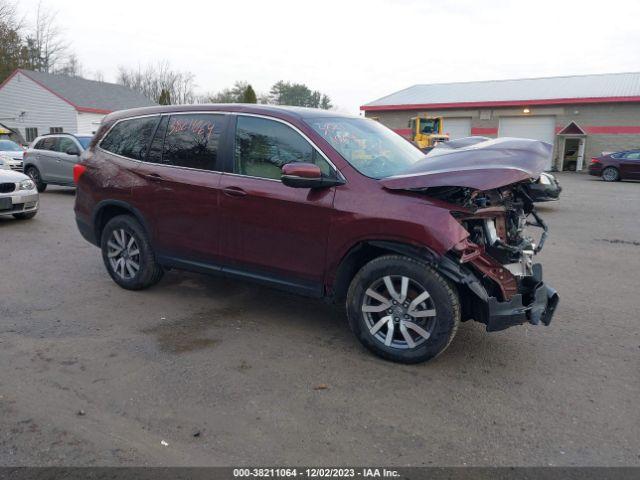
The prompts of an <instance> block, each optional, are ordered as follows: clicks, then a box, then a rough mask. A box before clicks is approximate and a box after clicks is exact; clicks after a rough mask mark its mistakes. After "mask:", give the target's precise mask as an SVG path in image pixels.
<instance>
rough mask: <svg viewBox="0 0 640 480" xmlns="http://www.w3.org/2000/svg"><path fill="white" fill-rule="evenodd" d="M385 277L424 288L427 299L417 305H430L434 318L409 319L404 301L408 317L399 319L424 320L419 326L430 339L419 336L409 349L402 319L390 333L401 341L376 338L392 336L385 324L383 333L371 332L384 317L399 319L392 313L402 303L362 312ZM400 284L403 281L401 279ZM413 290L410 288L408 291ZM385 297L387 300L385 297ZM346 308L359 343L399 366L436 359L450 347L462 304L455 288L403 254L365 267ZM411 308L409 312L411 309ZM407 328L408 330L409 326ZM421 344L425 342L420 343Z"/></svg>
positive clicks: (380, 331) (376, 260)
mask: <svg viewBox="0 0 640 480" xmlns="http://www.w3.org/2000/svg"><path fill="white" fill-rule="evenodd" d="M385 277H391V278H392V279H399V277H408V278H409V279H410V280H409V281H410V282H411V284H410V285H415V286H416V292H418V291H419V288H418V287H422V288H423V289H424V290H425V291H426V292H427V293H428V295H429V296H428V299H427V300H426V301H425V302H424V303H421V304H420V305H418V306H421V305H425V304H426V303H427V302H428V303H429V306H425V307H424V308H425V309H431V308H432V309H434V310H435V314H434V316H432V317H431V318H429V319H427V320H424V319H416V318H412V317H411V316H409V315H408V314H409V313H410V312H409V311H408V310H407V307H406V304H407V303H409V302H408V301H405V303H404V305H402V306H404V307H405V311H404V314H405V315H404V316H403V315H402V314H400V315H398V317H403V318H406V319H408V320H407V322H416V323H419V322H420V321H423V320H424V322H425V323H423V324H421V325H420V326H421V328H423V331H428V333H430V336H428V338H426V337H425V338H426V339H425V338H421V337H417V338H418V340H416V341H415V344H414V346H410V344H409V343H408V342H406V341H405V340H404V338H406V337H403V335H404V334H403V333H402V332H401V331H400V330H401V329H402V328H403V327H401V326H400V323H401V321H402V320H401V319H400V323H395V325H398V326H397V327H395V326H394V328H393V330H392V331H393V332H394V333H392V334H391V336H392V338H396V337H394V335H396V336H397V337H399V339H398V340H393V341H392V344H391V345H386V344H385V342H383V341H382V340H381V339H380V338H379V337H377V336H376V335H381V334H382V333H383V331H384V330H386V333H385V334H384V335H383V336H385V337H386V335H388V334H389V330H391V328H389V326H388V324H385V326H384V327H381V328H380V330H378V331H376V332H374V334H372V333H371V330H372V326H371V323H372V322H375V323H376V324H377V323H380V322H382V319H381V318H380V317H381V316H386V318H389V317H391V318H392V319H395V320H398V318H396V317H395V315H396V314H395V313H391V312H392V309H395V308H399V307H400V306H401V303H399V304H398V305H397V306H392V307H391V308H390V309H389V310H386V311H384V312H382V313H376V314H373V313H371V314H368V313H365V312H363V310H362V308H363V306H364V303H365V302H369V301H370V300H369V299H368V298H366V297H369V296H370V295H369V294H368V293H367V291H368V290H369V289H370V288H371V289H375V285H377V284H378V283H379V282H380V281H381V280H382V281H384V278H385ZM393 281H396V280H393ZM399 281H400V282H402V280H401V279H400V280H399ZM411 288H412V287H411V286H410V287H409V289H411ZM396 292H397V290H396ZM397 293H398V292H397ZM382 296H383V297H385V298H387V296H385V295H382ZM418 296H419V295H418ZM376 301H380V300H376ZM381 305H382V303H380V304H379V305H377V306H376V305H371V306H373V307H379V306H381ZM346 307H347V318H348V320H349V326H350V327H351V330H352V331H353V333H354V334H355V335H356V337H357V338H358V340H360V342H361V343H362V344H363V345H364V346H365V347H366V348H368V349H369V350H370V351H372V352H373V353H375V354H376V355H378V356H380V357H382V358H385V359H387V360H391V361H394V362H399V363H420V362H425V361H427V360H431V359H433V358H435V357H437V356H438V355H440V354H441V353H442V352H443V351H444V350H445V349H446V348H447V347H448V346H449V344H450V343H451V341H452V340H453V337H454V336H455V334H456V331H457V330H458V325H459V324H460V301H459V298H458V294H457V291H456V290H455V289H454V287H452V285H450V284H449V282H448V281H447V280H445V279H444V278H443V277H442V276H441V275H440V274H438V273H437V272H436V271H435V270H434V269H433V268H431V267H430V266H429V265H427V264H426V263H422V262H419V261H417V260H414V259H412V258H409V257H405V256H401V255H385V256H382V257H378V258H376V259H374V260H372V261H370V262H369V263H367V264H366V265H365V266H364V267H362V269H361V270H360V271H359V272H358V273H357V274H356V276H355V277H354V278H353V280H352V281H351V285H350V286H349V292H348V294H347V302H346ZM408 308H409V309H410V307H408ZM414 313H415V309H414ZM375 315H378V317H375V318H373V320H372V317H374V316H375ZM368 322H369V323H368ZM405 325H409V323H405ZM373 329H375V327H373ZM383 329H384V330H383ZM404 329H405V331H407V328H406V326H405V327H404ZM411 333H412V334H414V333H415V332H414V331H413V329H411ZM414 340H415V339H414ZM418 341H421V342H422V343H418ZM403 342H404V343H405V345H404V346H402V343H403Z"/></svg>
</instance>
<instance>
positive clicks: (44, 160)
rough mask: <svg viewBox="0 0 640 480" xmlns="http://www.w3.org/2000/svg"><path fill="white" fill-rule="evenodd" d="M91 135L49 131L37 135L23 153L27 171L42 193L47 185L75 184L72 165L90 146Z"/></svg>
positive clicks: (25, 170)
mask: <svg viewBox="0 0 640 480" xmlns="http://www.w3.org/2000/svg"><path fill="white" fill-rule="evenodd" d="M90 141H91V135H73V134H71V133H50V134H47V135H43V136H41V137H38V138H36V139H35V140H34V141H33V142H32V144H31V147H30V148H29V149H28V150H27V151H26V152H25V154H24V173H26V174H27V175H29V176H30V177H31V180H33V181H34V182H35V184H36V186H37V187H38V191H39V192H44V191H45V190H46V188H47V185H48V184H50V183H51V184H54V185H63V186H67V187H72V186H73V185H74V184H73V167H74V165H75V164H76V163H78V161H79V160H80V156H81V155H82V154H83V153H84V151H85V149H86V148H87V147H88V146H89V142H90Z"/></svg>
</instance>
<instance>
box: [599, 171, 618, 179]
mask: <svg viewBox="0 0 640 480" xmlns="http://www.w3.org/2000/svg"><path fill="white" fill-rule="evenodd" d="M602 177H603V178H604V179H605V180H606V181H607V182H615V181H616V180H617V179H618V172H617V171H616V170H615V169H613V168H605V169H604V171H603V172H602Z"/></svg>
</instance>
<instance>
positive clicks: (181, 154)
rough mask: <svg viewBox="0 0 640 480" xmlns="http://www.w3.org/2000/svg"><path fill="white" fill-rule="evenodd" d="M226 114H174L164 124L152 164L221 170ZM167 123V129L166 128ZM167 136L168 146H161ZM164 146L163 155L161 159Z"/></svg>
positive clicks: (153, 149) (153, 146)
mask: <svg viewBox="0 0 640 480" xmlns="http://www.w3.org/2000/svg"><path fill="white" fill-rule="evenodd" d="M224 122H225V116H224V115H215V114H192V115H172V116H171V117H170V118H169V120H168V121H167V122H166V123H165V120H164V119H163V123H162V124H161V125H160V127H161V128H158V133H157V134H156V137H155V139H154V142H153V145H152V148H151V155H150V158H149V161H152V162H156V163H161V164H164V165H175V166H178V167H189V168H198V169H201V170H219V166H218V142H219V139H220V134H221V133H222V129H223V125H224ZM165 124H166V127H165ZM162 137H164V143H160V142H161V139H162ZM160 145H163V147H162V156H161V158H160V156H159V150H160Z"/></svg>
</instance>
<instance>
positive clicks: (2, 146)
mask: <svg viewBox="0 0 640 480" xmlns="http://www.w3.org/2000/svg"><path fill="white" fill-rule="evenodd" d="M21 150H22V149H21V148H20V145H18V144H17V143H16V142H12V141H11V140H0V151H3V152H19V151H21Z"/></svg>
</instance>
